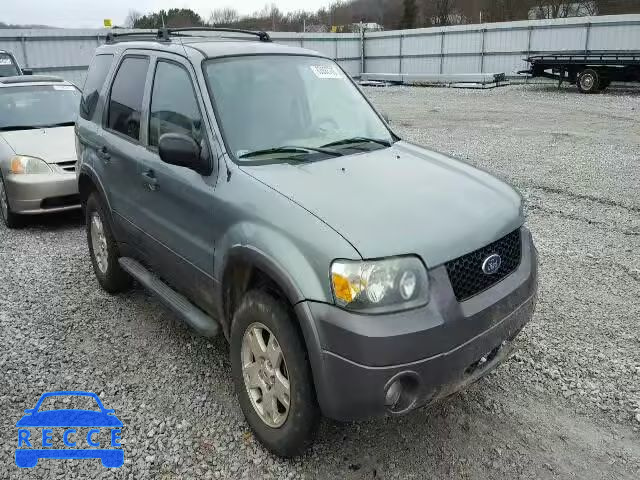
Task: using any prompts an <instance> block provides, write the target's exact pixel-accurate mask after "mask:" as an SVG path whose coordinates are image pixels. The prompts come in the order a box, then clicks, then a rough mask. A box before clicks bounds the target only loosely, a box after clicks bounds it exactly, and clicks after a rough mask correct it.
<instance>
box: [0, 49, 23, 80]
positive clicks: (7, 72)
mask: <svg viewBox="0 0 640 480" xmlns="http://www.w3.org/2000/svg"><path fill="white" fill-rule="evenodd" d="M15 75H20V72H19V71H18V67H17V66H16V64H15V62H14V61H13V58H11V55H9V54H7V53H0V77H13V76H15Z"/></svg>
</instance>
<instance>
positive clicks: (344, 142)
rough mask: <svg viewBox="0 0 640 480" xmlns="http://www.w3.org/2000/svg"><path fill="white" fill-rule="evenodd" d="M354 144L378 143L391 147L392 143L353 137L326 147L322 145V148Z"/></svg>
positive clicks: (377, 139)
mask: <svg viewBox="0 0 640 480" xmlns="http://www.w3.org/2000/svg"><path fill="white" fill-rule="evenodd" d="M352 143H377V144H378V145H383V146H385V147H390V146H391V143H390V142H389V141H388V140H382V139H380V138H369V137H352V138H345V139H343V140H338V141H336V142H331V143H327V144H326V145H322V147H335V146H338V145H350V144H352Z"/></svg>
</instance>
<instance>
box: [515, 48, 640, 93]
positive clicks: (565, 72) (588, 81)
mask: <svg viewBox="0 0 640 480" xmlns="http://www.w3.org/2000/svg"><path fill="white" fill-rule="evenodd" d="M525 60H526V61H527V62H528V63H529V64H530V65H531V66H530V68H529V70H522V71H520V72H518V73H519V74H526V75H530V76H531V77H545V78H551V79H554V80H558V82H559V83H558V85H561V84H562V83H563V82H567V83H570V84H575V85H576V86H577V87H578V90H580V91H581V92H582V93H597V92H599V91H602V90H604V89H605V88H607V87H608V86H609V85H610V84H611V82H640V51H635V50H634V51H631V50H615V51H613V50H606V51H589V52H585V51H579V52H570V51H567V52H550V53H544V54H539V55H532V56H530V57H528V58H526V59H525Z"/></svg>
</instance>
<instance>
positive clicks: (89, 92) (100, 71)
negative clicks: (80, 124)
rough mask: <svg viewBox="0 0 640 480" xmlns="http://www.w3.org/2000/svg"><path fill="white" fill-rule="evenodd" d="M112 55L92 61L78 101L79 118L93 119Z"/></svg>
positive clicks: (98, 57) (100, 56)
mask: <svg viewBox="0 0 640 480" xmlns="http://www.w3.org/2000/svg"><path fill="white" fill-rule="evenodd" d="M112 61H113V55H98V56H96V57H95V58H94V59H93V62H92V63H91V66H90V67H89V71H88V72H87V78H86V80H85V82H84V88H83V89H82V100H81V101H80V116H81V117H82V118H84V119H86V120H91V118H93V113H94V112H95V110H96V105H98V98H99V97H100V91H101V90H102V86H103V85H104V81H105V80H106V78H107V74H108V73H109V69H110V68H111V62H112Z"/></svg>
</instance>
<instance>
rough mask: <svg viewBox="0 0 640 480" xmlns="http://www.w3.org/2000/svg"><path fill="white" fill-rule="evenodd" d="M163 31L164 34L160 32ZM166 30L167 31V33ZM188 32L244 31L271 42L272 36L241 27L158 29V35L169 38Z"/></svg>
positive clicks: (263, 40)
mask: <svg viewBox="0 0 640 480" xmlns="http://www.w3.org/2000/svg"><path fill="white" fill-rule="evenodd" d="M160 32H162V35H161V34H160ZM165 32H166V33H165ZM184 32H186V33H188V32H227V33H243V34H245V35H255V36H256V37H258V38H259V39H260V41H261V42H271V37H270V36H269V34H268V33H267V32H263V31H254V30H243V29H240V28H223V27H185V28H166V29H161V30H159V31H158V36H159V37H160V36H162V38H168V37H170V36H171V35H172V34H174V33H177V34H180V33H184Z"/></svg>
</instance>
